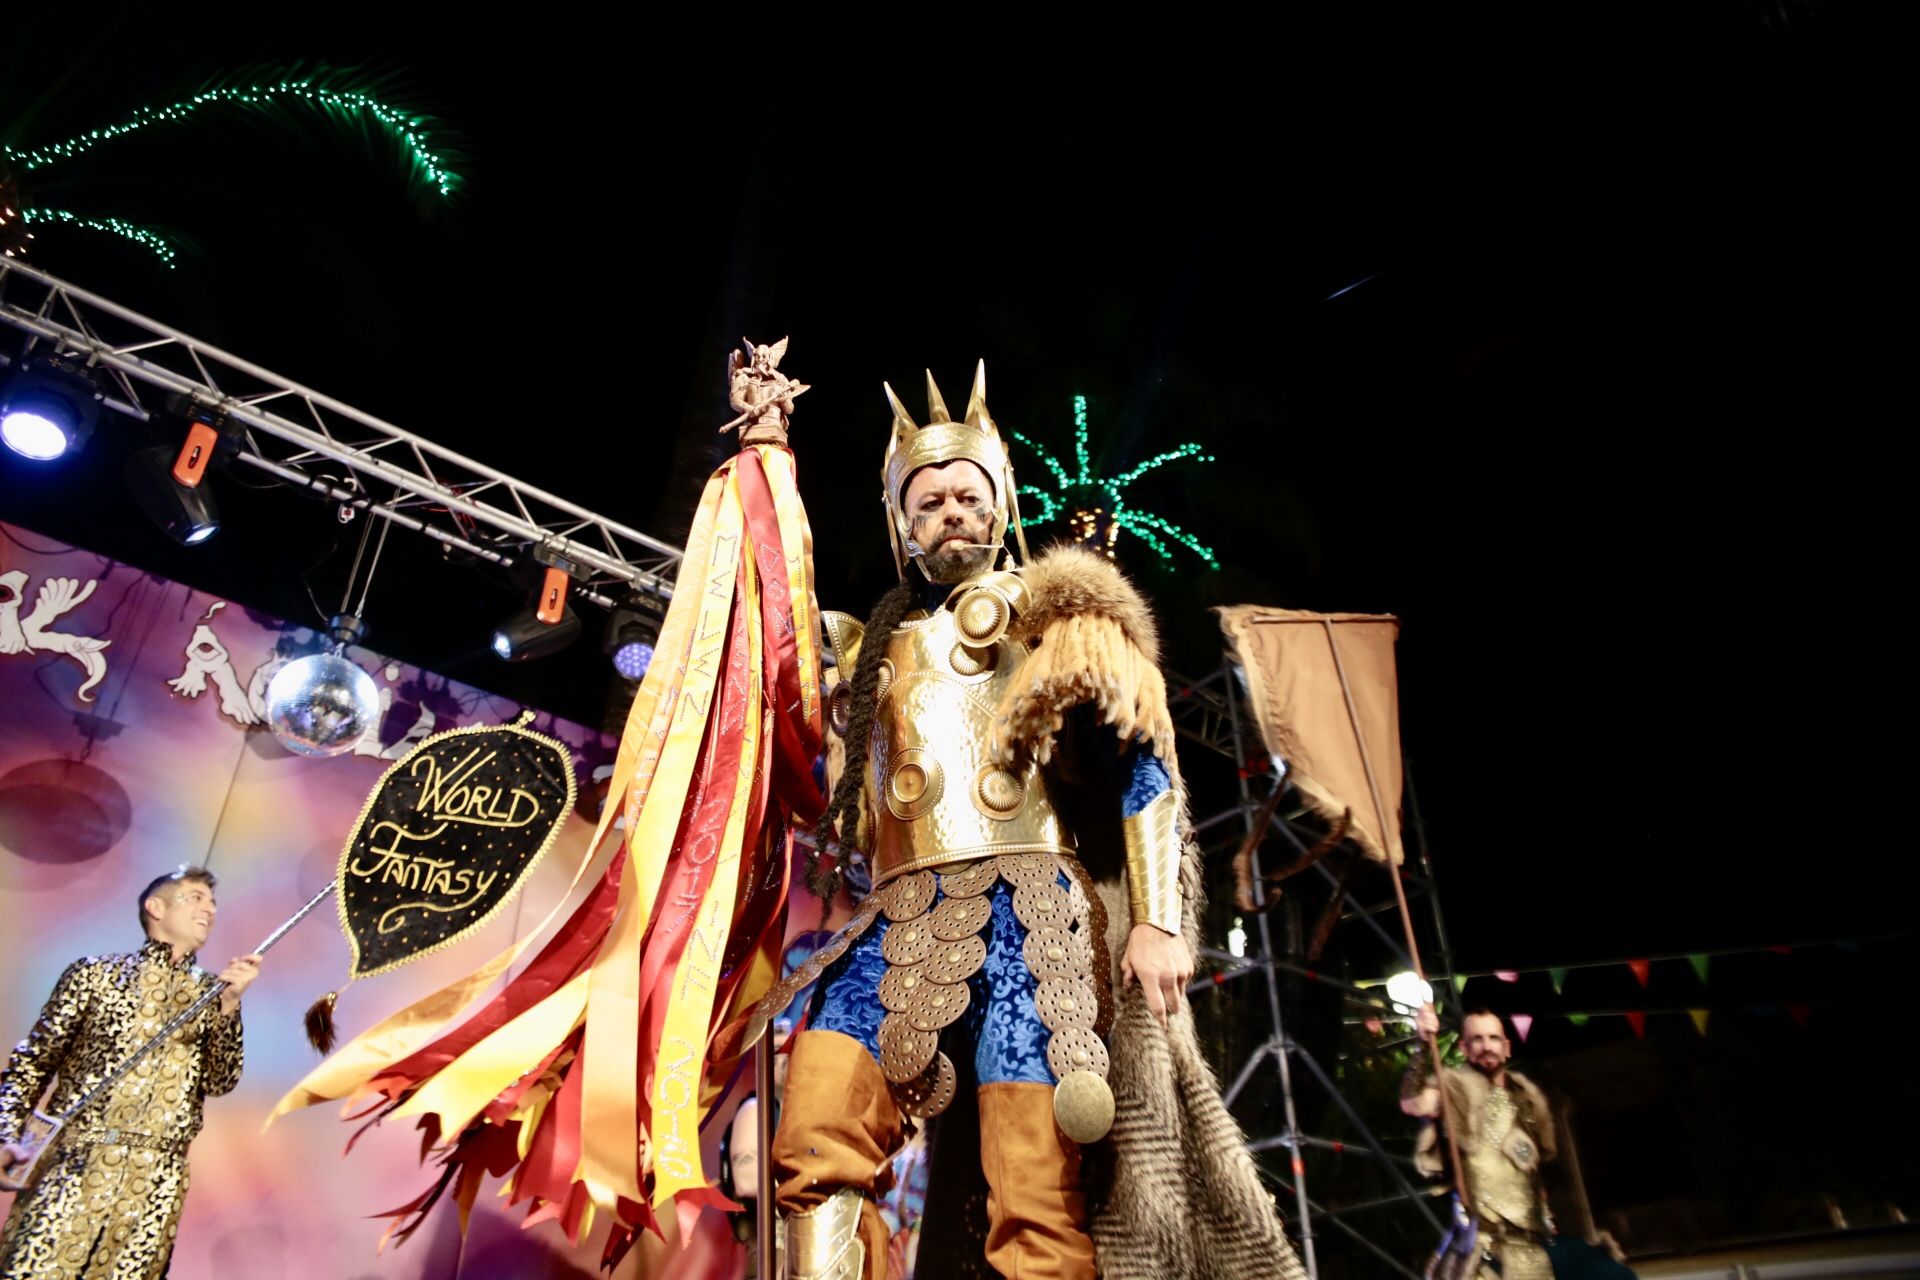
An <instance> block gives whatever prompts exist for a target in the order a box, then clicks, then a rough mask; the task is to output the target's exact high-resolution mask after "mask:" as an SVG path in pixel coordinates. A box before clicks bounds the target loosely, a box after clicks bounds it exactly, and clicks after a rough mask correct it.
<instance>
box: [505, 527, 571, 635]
mask: <svg viewBox="0 0 1920 1280" xmlns="http://www.w3.org/2000/svg"><path fill="white" fill-rule="evenodd" d="M533 559H535V560H536V561H538V562H539V563H541V564H543V565H545V566H546V572H545V574H544V575H543V577H542V578H541V582H540V591H539V594H537V595H535V596H534V598H533V603H532V604H531V605H529V606H528V607H527V608H525V609H522V610H521V611H520V612H518V613H516V614H514V615H513V616H512V617H510V618H508V619H507V620H506V621H505V622H503V623H501V624H500V625H499V626H498V627H496V628H494V632H493V651H494V652H495V653H497V654H499V655H500V657H501V658H502V659H503V660H504V661H507V662H525V661H526V660H527V659H529V658H544V657H546V656H547V655H548V654H550V653H558V652H559V651H560V650H562V649H564V648H566V647H567V646H568V645H570V644H572V643H573V642H574V640H575V638H576V637H578V636H579V634H580V615H579V614H577V613H575V612H574V611H573V610H571V609H569V608H568V607H567V588H568V587H569V586H570V585H572V582H573V575H572V574H571V573H570V572H569V570H570V569H571V568H572V565H570V564H569V563H568V562H567V561H565V560H563V559H561V558H560V557H559V556H556V555H552V554H550V553H549V552H547V551H546V550H545V549H544V548H541V549H536V550H535V551H534V553H533Z"/></svg>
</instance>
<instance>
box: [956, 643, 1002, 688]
mask: <svg viewBox="0 0 1920 1280" xmlns="http://www.w3.org/2000/svg"><path fill="white" fill-rule="evenodd" d="M999 657H1000V650H999V648H998V647H997V646H995V645H988V646H987V647H986V648H984V649H976V648H974V647H973V646H972V645H969V644H967V643H966V642H964V641H962V642H961V643H959V644H956V645H955V646H953V651H952V652H951V653H949V654H947V665H948V666H950V667H952V668H953V672H954V674H955V675H958V676H964V677H966V678H968V679H972V678H973V677H974V676H984V675H989V674H991V673H992V671H993V668H994V664H995V663H996V662H998V661H999Z"/></svg>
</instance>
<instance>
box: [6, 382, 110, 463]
mask: <svg viewBox="0 0 1920 1280" xmlns="http://www.w3.org/2000/svg"><path fill="white" fill-rule="evenodd" d="M104 398H105V393H103V392H102V391H101V389H100V386H99V384H98V383H96V382H95V381H94V380H93V378H92V377H91V376H90V375H89V374H88V373H87V371H86V370H85V369H84V368H83V367H80V366H75V365H72V364H70V363H68V362H65V361H59V360H42V361H35V362H34V363H31V364H27V363H24V362H23V363H22V365H21V367H20V368H19V369H17V370H16V371H15V372H14V374H13V376H12V377H10V378H8V379H7V382H6V385H5V387H3V388H0V440H5V441H6V444H7V447H8V448H9V449H12V450H13V451H14V452H15V453H17V454H19V455H20V456H21V457H24V458H32V459H33V460H34V461H36V462H52V461H53V460H54V459H56V458H62V457H65V456H66V455H67V454H69V453H76V452H78V451H79V450H80V448H81V447H82V446H84V445H85V444H86V442H87V437H88V436H90V435H92V434H93V424H94V422H95V420H96V419H98V418H99V416H100V402H101V400H103V399H104Z"/></svg>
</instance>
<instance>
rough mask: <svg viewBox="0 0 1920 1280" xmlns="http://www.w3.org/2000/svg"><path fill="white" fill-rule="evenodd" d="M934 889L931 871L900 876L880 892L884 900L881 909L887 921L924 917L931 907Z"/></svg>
mask: <svg viewBox="0 0 1920 1280" xmlns="http://www.w3.org/2000/svg"><path fill="white" fill-rule="evenodd" d="M934 888H935V881H934V878H933V872H931V871H922V872H919V873H918V874H915V875H910V876H901V877H900V878H899V879H898V880H895V881H893V882H891V883H890V884H888V885H887V887H886V888H884V889H882V890H880V893H881V895H882V896H883V899H884V905H883V906H882V908H881V909H882V910H884V911H885V912H886V913H887V919H889V920H911V919H913V918H914V917H915V916H920V915H925V914H926V912H927V908H928V907H931V906H932V905H933V892H934Z"/></svg>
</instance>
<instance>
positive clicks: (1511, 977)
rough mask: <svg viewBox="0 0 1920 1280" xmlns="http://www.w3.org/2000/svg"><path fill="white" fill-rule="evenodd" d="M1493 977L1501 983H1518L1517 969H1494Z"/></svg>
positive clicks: (1518, 974)
mask: <svg viewBox="0 0 1920 1280" xmlns="http://www.w3.org/2000/svg"><path fill="white" fill-rule="evenodd" d="M1493 976H1494V977H1496V978H1498V979H1500V981H1502V982H1518V981H1520V971H1519V970H1518V969H1495V970H1494V971H1493Z"/></svg>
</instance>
